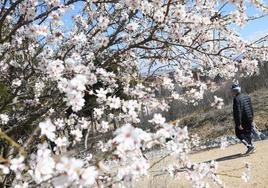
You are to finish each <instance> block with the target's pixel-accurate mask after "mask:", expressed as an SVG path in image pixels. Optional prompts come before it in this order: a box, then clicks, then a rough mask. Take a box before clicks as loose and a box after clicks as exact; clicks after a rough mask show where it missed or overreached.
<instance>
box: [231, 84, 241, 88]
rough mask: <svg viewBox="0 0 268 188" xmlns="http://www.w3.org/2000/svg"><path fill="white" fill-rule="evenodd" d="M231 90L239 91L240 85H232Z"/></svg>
mask: <svg viewBox="0 0 268 188" xmlns="http://www.w3.org/2000/svg"><path fill="white" fill-rule="evenodd" d="M231 88H232V89H240V85H239V84H238V83H233V84H232V87H231Z"/></svg>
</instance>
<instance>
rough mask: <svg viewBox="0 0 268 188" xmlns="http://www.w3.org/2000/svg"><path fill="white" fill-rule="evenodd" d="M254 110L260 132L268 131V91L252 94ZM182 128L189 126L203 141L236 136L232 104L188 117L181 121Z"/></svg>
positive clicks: (191, 131)
mask: <svg viewBox="0 0 268 188" xmlns="http://www.w3.org/2000/svg"><path fill="white" fill-rule="evenodd" d="M250 96H251V98H252V103H253V108H254V113H255V114H254V116H255V117H254V121H255V123H256V124H257V127H258V128H259V129H260V130H266V129H268V89H267V88H266V89H261V90H258V91H256V92H254V93H251V94H250ZM180 125H181V126H188V128H189V131H190V133H197V134H198V135H199V136H200V137H201V139H203V140H204V139H211V138H216V137H219V136H224V135H234V123H233V115H232V104H229V105H226V106H224V108H223V109H220V110H210V111H208V112H205V113H204V112H200V113H194V114H191V115H188V116H187V117H185V118H183V119H182V120H180Z"/></svg>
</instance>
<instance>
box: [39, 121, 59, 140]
mask: <svg viewBox="0 0 268 188" xmlns="http://www.w3.org/2000/svg"><path fill="white" fill-rule="evenodd" d="M39 127H40V129H41V135H45V136H46V137H47V138H48V139H49V140H52V141H53V140H54V139H55V137H56V134H55V131H56V127H55V125H54V124H53V123H52V122H51V120H50V119H47V120H45V121H43V122H40V123H39Z"/></svg>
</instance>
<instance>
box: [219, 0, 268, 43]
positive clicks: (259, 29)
mask: <svg viewBox="0 0 268 188" xmlns="http://www.w3.org/2000/svg"><path fill="white" fill-rule="evenodd" d="M263 2H264V3H265V4H266V6H268V0H264V1H263ZM233 8H234V6H231V5H228V6H226V7H225V8H224V9H223V11H226V12H229V11H231V10H233ZM247 14H248V16H254V15H261V12H260V11H259V10H258V9H256V7H253V6H248V8H247ZM238 31H239V33H240V34H241V37H243V38H244V39H246V40H249V41H254V40H256V39H258V38H261V37H263V36H265V35H267V34H268V16H265V17H263V18H260V19H257V20H253V21H251V22H250V23H248V24H247V25H246V26H245V27H243V28H240V29H238Z"/></svg>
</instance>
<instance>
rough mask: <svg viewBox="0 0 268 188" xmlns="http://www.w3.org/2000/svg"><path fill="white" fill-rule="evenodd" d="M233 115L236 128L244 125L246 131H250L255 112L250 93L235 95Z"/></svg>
mask: <svg viewBox="0 0 268 188" xmlns="http://www.w3.org/2000/svg"><path fill="white" fill-rule="evenodd" d="M233 115H234V121H235V125H236V128H237V127H238V126H239V125H242V127H243V128H244V129H245V131H250V129H251V128H252V127H251V124H252V122H253V116H254V114H253V108H252V104H251V99H250V97H249V96H248V95H246V94H243V93H239V94H237V95H236V96H235V97H234V101H233Z"/></svg>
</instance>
